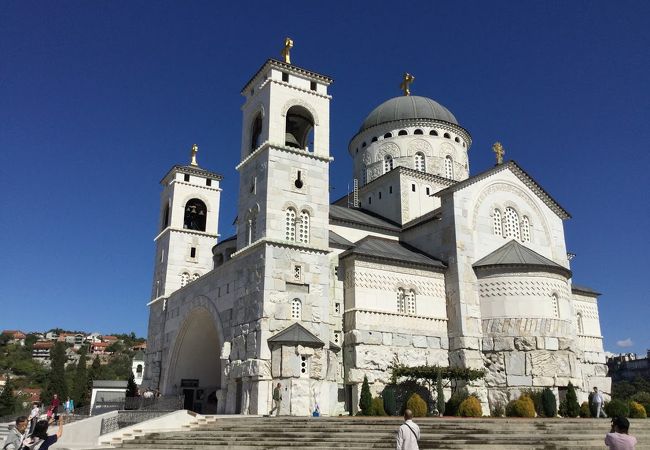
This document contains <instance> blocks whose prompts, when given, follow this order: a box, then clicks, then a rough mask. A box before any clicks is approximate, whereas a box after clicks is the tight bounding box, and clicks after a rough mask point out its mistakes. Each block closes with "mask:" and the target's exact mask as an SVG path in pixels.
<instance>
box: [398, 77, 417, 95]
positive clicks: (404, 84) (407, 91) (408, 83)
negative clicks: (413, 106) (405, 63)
mask: <svg viewBox="0 0 650 450" xmlns="http://www.w3.org/2000/svg"><path fill="white" fill-rule="evenodd" d="M413 81H415V77H414V76H413V75H411V74H410V73H405V74H404V79H403V80H402V84H400V85H399V88H400V89H401V90H402V91H404V95H407V96H408V95H411V89H409V87H410V86H411V83H413Z"/></svg>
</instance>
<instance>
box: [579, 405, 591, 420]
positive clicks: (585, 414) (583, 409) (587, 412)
mask: <svg viewBox="0 0 650 450" xmlns="http://www.w3.org/2000/svg"><path fill="white" fill-rule="evenodd" d="M580 417H582V418H583V419H586V418H589V417H591V408H590V407H589V402H582V405H580Z"/></svg>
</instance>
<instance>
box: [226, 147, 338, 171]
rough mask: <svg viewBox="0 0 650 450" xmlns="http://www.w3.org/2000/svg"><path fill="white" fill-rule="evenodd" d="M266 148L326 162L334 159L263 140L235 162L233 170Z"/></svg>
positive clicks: (239, 167)
mask: <svg viewBox="0 0 650 450" xmlns="http://www.w3.org/2000/svg"><path fill="white" fill-rule="evenodd" d="M267 148H270V149H273V150H279V151H283V152H286V153H293V154H295V155H300V156H304V157H306V158H311V159H316V160H319V161H324V162H328V163H330V162H332V161H334V158H332V157H331V156H321V155H316V154H314V153H311V152H309V151H307V150H301V149H298V148H294V147H287V146H286V145H280V144H275V143H271V142H269V141H264V142H263V143H262V145H260V146H259V147H257V148H256V149H255V150H254V151H253V152H252V153H251V154H249V155H248V156H247V157H246V158H244V159H243V160H242V161H241V162H240V163H239V164H237V166H235V170H239V169H241V168H242V167H243V166H244V165H246V164H248V163H249V162H250V161H252V160H253V159H255V158H257V156H258V155H260V154H261V153H262V152H263V151H264V150H266V149H267Z"/></svg>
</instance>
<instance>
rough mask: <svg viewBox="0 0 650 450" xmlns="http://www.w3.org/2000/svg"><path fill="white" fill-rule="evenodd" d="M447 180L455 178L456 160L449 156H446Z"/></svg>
mask: <svg viewBox="0 0 650 450" xmlns="http://www.w3.org/2000/svg"><path fill="white" fill-rule="evenodd" d="M445 178H449V179H450V180H451V179H453V178H454V160H453V159H451V156H449V155H447V156H445Z"/></svg>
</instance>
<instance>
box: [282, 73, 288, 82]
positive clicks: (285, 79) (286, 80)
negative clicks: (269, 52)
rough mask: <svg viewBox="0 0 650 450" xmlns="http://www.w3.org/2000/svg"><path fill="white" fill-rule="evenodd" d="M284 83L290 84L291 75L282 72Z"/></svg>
mask: <svg viewBox="0 0 650 450" xmlns="http://www.w3.org/2000/svg"><path fill="white" fill-rule="evenodd" d="M282 81H284V82H285V83H288V82H289V74H288V73H286V72H282Z"/></svg>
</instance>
